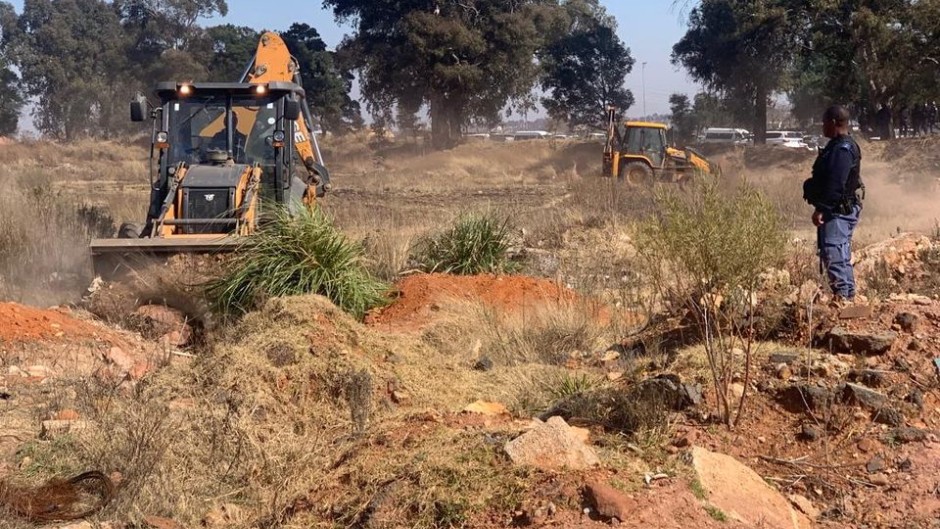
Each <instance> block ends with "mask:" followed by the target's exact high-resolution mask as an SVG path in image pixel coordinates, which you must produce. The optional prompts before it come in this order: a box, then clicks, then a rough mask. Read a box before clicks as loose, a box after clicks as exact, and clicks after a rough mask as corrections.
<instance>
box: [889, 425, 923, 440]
mask: <svg viewBox="0 0 940 529" xmlns="http://www.w3.org/2000/svg"><path fill="white" fill-rule="evenodd" d="M888 439H889V440H893V441H897V442H899V443H919V442H922V441H926V440H927V432H926V431H924V430H921V429H920V428H913V427H910V426H905V427H901V428H895V429H894V430H891V431H890V432H888Z"/></svg>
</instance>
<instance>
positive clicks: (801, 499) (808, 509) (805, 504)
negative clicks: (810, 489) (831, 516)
mask: <svg viewBox="0 0 940 529" xmlns="http://www.w3.org/2000/svg"><path fill="white" fill-rule="evenodd" d="M789 499H790V502H792V503H793V505H795V506H796V508H797V509H799V510H800V511H801V512H802V513H803V514H805V515H806V516H809V518H810V520H815V519H816V518H819V515H820V512H819V509H817V508H816V507H815V506H814V505H813V502H811V501H809V499H808V498H807V497H806V496H801V495H799V494H791V495H790V496H789Z"/></svg>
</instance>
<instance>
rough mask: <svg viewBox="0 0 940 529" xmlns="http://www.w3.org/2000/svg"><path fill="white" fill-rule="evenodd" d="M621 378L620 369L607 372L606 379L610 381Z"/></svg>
mask: <svg viewBox="0 0 940 529" xmlns="http://www.w3.org/2000/svg"><path fill="white" fill-rule="evenodd" d="M621 378H623V372H621V371H613V372H611V373H607V380H609V381H611V382H616V381H618V380H620V379H621Z"/></svg>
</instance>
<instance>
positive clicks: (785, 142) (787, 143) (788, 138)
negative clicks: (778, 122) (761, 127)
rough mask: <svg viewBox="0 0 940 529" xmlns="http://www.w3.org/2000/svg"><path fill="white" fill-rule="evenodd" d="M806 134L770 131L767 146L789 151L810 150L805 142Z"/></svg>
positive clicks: (789, 131)
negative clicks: (784, 148) (783, 148)
mask: <svg viewBox="0 0 940 529" xmlns="http://www.w3.org/2000/svg"><path fill="white" fill-rule="evenodd" d="M803 136H804V134H803V133H802V132H795V131H791V130H768V131H767V145H773V146H776V147H786V148H788V149H810V146H809V145H807V144H806V142H805V141H803Z"/></svg>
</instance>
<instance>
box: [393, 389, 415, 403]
mask: <svg viewBox="0 0 940 529" xmlns="http://www.w3.org/2000/svg"><path fill="white" fill-rule="evenodd" d="M410 400H411V395H410V394H409V393H408V392H407V391H401V390H395V391H393V392H392V402H394V403H395V404H407V403H408V402H409V401H410Z"/></svg>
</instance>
